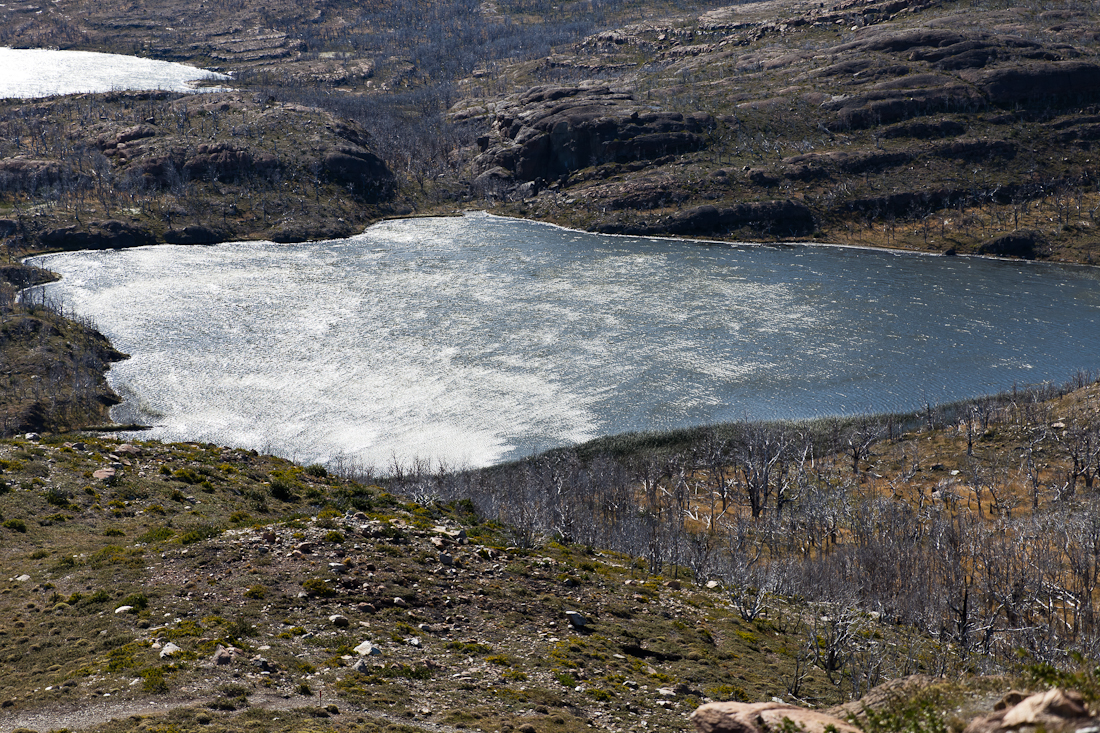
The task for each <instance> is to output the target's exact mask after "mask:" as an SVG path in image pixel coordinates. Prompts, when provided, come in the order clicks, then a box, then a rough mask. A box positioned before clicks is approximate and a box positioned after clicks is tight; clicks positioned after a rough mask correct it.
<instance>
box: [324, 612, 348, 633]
mask: <svg viewBox="0 0 1100 733" xmlns="http://www.w3.org/2000/svg"><path fill="white" fill-rule="evenodd" d="M328 621H329V623H330V624H332V625H333V626H335V627H336V628H338V629H346V628H347V627H349V626H351V621H349V620H348V617H347V616H341V615H340V614H338V613H334V614H333V615H331V616H329V617H328Z"/></svg>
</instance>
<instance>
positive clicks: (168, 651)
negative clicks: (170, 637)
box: [116, 612, 183, 659]
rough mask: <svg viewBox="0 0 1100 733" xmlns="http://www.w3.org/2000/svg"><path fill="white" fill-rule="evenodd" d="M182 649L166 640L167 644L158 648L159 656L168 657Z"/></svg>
mask: <svg viewBox="0 0 1100 733" xmlns="http://www.w3.org/2000/svg"><path fill="white" fill-rule="evenodd" d="M116 613H117V612H116ZM182 651H183V648H182V647H180V646H178V645H176V644H173V643H172V642H168V643H167V644H165V645H164V648H163V649H161V650H160V658H161V659H164V658H165V657H170V656H172V655H173V654H179V653H180V652H182Z"/></svg>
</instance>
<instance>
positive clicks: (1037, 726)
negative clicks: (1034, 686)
mask: <svg viewBox="0 0 1100 733" xmlns="http://www.w3.org/2000/svg"><path fill="white" fill-rule="evenodd" d="M1096 724H1097V718H1094V717H1093V716H1092V715H1091V714H1090V713H1089V710H1088V707H1086V705H1085V701H1084V698H1083V697H1082V696H1081V693H1079V692H1076V691H1075V690H1062V689H1059V688H1057V687H1056V688H1054V689H1052V690H1047V691H1046V692H1042V693H1039V694H1037V695H1030V696H1027V697H1025V696H1024V695H1023V694H1022V693H1019V692H1010V693H1009V694H1007V695H1006V696H1005V697H1004V698H1003V699H1002V700H1001V701H1000V702H999V703H998V704H997V706H996V709H995V710H994V712H993V713H991V714H990V715H984V716H981V717H978V718H975V719H974V720H972V721H970V724H969V725H968V726H966V730H965V731H963V733H1009V732H1010V731H1021V732H1023V731H1029V732H1030V731H1047V733H1061V732H1062V731H1076V730H1081V729H1082V728H1089V729H1092V730H1095V729H1096Z"/></svg>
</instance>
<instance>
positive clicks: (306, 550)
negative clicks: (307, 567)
mask: <svg viewBox="0 0 1100 733" xmlns="http://www.w3.org/2000/svg"><path fill="white" fill-rule="evenodd" d="M294 551H295V552H300V553H302V554H303V555H308V554H310V553H311V552H313V545H311V544H310V543H308V542H303V543H301V544H300V545H298V546H297V547H295V548H294Z"/></svg>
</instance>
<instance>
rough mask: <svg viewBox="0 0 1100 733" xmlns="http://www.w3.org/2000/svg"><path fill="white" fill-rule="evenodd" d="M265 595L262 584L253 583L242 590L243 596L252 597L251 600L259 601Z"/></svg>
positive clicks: (265, 591)
mask: <svg viewBox="0 0 1100 733" xmlns="http://www.w3.org/2000/svg"><path fill="white" fill-rule="evenodd" d="M266 595H267V588H265V587H263V586H262V585H254V586H252V587H251V588H249V589H248V590H246V591H245V592H244V597H245V598H252V599H253V600H257V601H261V600H263V598H264V596H266Z"/></svg>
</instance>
